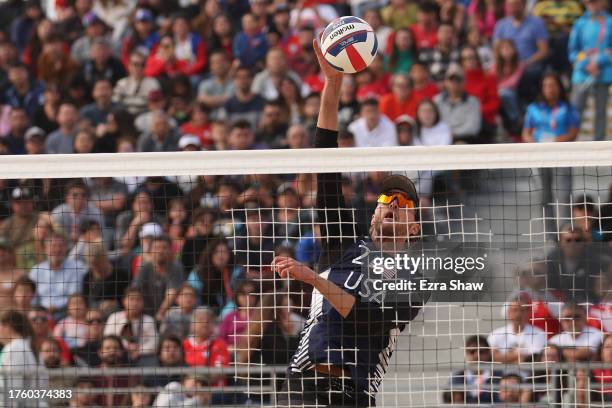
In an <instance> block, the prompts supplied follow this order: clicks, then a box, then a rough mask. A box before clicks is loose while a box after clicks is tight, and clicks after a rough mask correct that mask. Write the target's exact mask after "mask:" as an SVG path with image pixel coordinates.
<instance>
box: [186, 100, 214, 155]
mask: <svg viewBox="0 0 612 408" xmlns="http://www.w3.org/2000/svg"><path fill="white" fill-rule="evenodd" d="M181 133H182V134H183V135H193V136H195V137H196V138H197V140H198V144H199V146H198V150H200V149H199V147H204V148H205V149H210V148H211V147H213V144H214V141H213V139H212V126H211V123H210V121H209V114H208V108H207V107H206V106H205V105H204V104H203V103H201V102H200V103H195V104H194V105H193V107H192V108H191V115H190V120H189V122H186V123H184V124H183V125H182V126H181ZM179 147H181V146H180V142H179Z"/></svg>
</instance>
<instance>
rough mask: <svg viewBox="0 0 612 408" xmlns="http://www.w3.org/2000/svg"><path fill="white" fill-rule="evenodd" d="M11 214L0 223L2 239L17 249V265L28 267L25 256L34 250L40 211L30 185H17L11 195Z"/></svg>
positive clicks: (0, 237)
mask: <svg viewBox="0 0 612 408" xmlns="http://www.w3.org/2000/svg"><path fill="white" fill-rule="evenodd" d="M10 206H11V214H12V215H11V216H10V217H8V218H6V219H4V221H3V222H2V223H1V224H0V239H4V240H6V241H7V242H8V243H9V244H10V245H11V247H12V248H13V249H14V250H15V254H16V256H17V258H16V260H15V261H16V266H19V267H22V268H23V267H26V262H25V257H26V255H27V253H28V252H34V248H32V246H33V241H34V235H33V231H34V227H35V226H36V223H37V222H38V217H39V213H38V211H36V209H35V207H34V193H33V191H32V189H31V188H29V187H15V188H14V189H13V191H12V192H11V195H10Z"/></svg>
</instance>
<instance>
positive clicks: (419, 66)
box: [410, 62, 440, 105]
mask: <svg viewBox="0 0 612 408" xmlns="http://www.w3.org/2000/svg"><path fill="white" fill-rule="evenodd" d="M410 79H411V80H412V97H413V99H414V100H415V103H416V104H417V105H418V104H419V103H421V102H422V101H423V100H424V99H430V100H431V99H433V97H434V96H436V95H437V94H439V93H440V88H438V85H436V83H435V82H434V81H432V80H431V77H430V76H429V69H428V68H427V66H426V65H425V64H423V63H421V62H415V63H414V64H412V67H411V68H410Z"/></svg>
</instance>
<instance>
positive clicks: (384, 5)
mask: <svg viewBox="0 0 612 408" xmlns="http://www.w3.org/2000/svg"><path fill="white" fill-rule="evenodd" d="M607 10H608V5H607V4H606V2H605V0H588V1H585V2H584V4H581V3H579V2H578V1H574V0H565V1H563V2H558V1H552V0H551V1H548V0H542V1H539V2H534V1H525V0H506V1H505V3H504V2H502V1H499V0H494V1H486V0H473V1H471V2H470V1H452V0H439V1H436V2H430V1H422V2H417V1H412V0H391V1H390V2H383V1H358V0H350V1H349V2H341V1H333V0H329V1H325V2H310V1H301V2H297V3H296V2H291V1H290V2H285V1H278V0H277V1H272V0H250V1H246V0H238V1H232V2H225V1H219V0H205V1H201V2H196V1H183V0H180V1H179V0H168V1H166V0H164V1H156V0H139V1H136V0H97V1H93V0H74V1H71V0H55V1H41V2H39V1H31V0H29V1H22V0H5V1H0V27H5V28H6V29H5V30H0V153H2V154H53V153H75V154H82V153H114V152H134V151H142V152H165V151H198V150H248V149H262V148H286V149H299V148H304V147H309V146H311V145H312V140H313V137H314V130H315V126H316V119H317V115H318V111H319V104H320V96H319V93H320V91H321V89H322V86H323V78H322V77H321V75H320V73H319V68H318V65H317V61H316V58H315V55H314V52H313V49H312V40H313V39H314V38H316V37H317V35H318V34H319V32H320V30H321V29H322V28H324V27H325V25H326V24H327V23H328V22H329V21H331V20H333V19H334V18H336V17H337V16H342V15H348V14H354V15H359V16H362V17H363V18H364V19H365V20H366V21H368V23H369V24H370V25H371V26H372V27H373V28H374V30H375V31H376V35H377V38H378V41H379V50H380V52H379V54H378V55H377V57H376V59H375V60H374V62H373V63H372V64H371V65H370V66H369V67H368V68H367V69H366V70H365V71H363V72H361V73H359V74H357V75H354V76H346V77H345V78H344V82H343V86H342V90H341V95H340V96H341V102H340V111H339V117H340V127H341V132H340V136H339V144H340V146H341V147H352V146H357V147H368V146H400V145H401V146H409V145H449V144H463V143H470V144H471V143H492V142H496V141H500V140H502V141H516V142H519V141H525V142H545V141H571V140H574V139H575V138H576V136H577V134H578V130H579V128H580V115H581V113H582V112H583V110H584V108H585V103H586V98H587V96H588V95H590V94H591V93H592V94H594V96H595V98H594V100H595V112H596V121H595V130H594V138H595V139H597V140H603V139H605V137H606V118H605V115H606V106H607V97H608V87H609V85H610V83H611V82H612V58H611V49H612V17H611V16H610V14H609V13H608V11H607ZM567 95H571V98H570V97H568V96H567ZM382 176H383V174H382V173H377V172H374V173H368V174H365V175H364V176H363V177H362V178H360V179H359V180H358V182H356V181H355V180H351V179H348V178H347V179H346V180H344V181H343V194H344V195H345V196H346V198H347V200H346V201H347V203H350V204H351V205H352V206H353V207H355V208H356V209H358V211H357V216H358V218H359V221H360V224H361V226H362V227H364V226H365V225H366V223H367V216H366V213H367V211H366V210H367V209H368V208H371V207H373V206H374V205H375V203H376V193H377V190H376V187H375V186H376V185H377V183H378V182H379V181H380V179H381V177H382ZM435 177H436V174H435V173H432V174H430V175H428V176H423V177H422V180H421V185H420V186H419V188H420V193H421V196H422V197H423V200H424V202H425V203H427V202H428V201H427V200H428V199H429V198H430V197H431V195H432V194H433V193H434V178H435ZM549 178H550V179H553V178H554V179H557V178H556V177H552V176H551V177H549ZM543 180H546V179H545V177H544V176H543ZM313 181H314V179H313V176H312V175H310V174H300V175H297V176H291V177H290V176H287V177H271V176H257V177H254V176H244V177H240V178H233V177H215V176H202V177H183V176H180V177H165V178H163V177H147V178H136V177H134V178H121V179H113V178H110V177H108V178H90V179H75V180H50V179H46V180H19V181H18V180H5V179H0V281H1V285H0V306H1V307H0V308H1V309H2V310H8V309H14V310H16V312H17V313H18V314H15V313H13V312H10V313H8V312H7V313H6V314H4V315H3V316H1V318H0V329H1V330H3V333H2V336H1V337H3V338H5V339H6V338H10V339H13V340H14V341H11V342H10V344H9V345H5V348H7V347H8V350H9V351H8V352H6V353H3V354H2V361H0V366H6V365H9V366H10V365H12V364H13V365H19V364H21V365H36V364H42V365H44V366H46V367H48V368H54V367H62V366H69V365H77V366H89V367H118V366H126V365H128V366H141V367H181V366H228V365H230V364H240V363H242V362H246V361H250V362H254V361H257V362H261V363H263V364H280V365H283V364H286V363H287V361H288V359H289V357H290V355H291V353H292V351H293V350H294V349H295V342H296V341H297V339H298V336H299V332H300V330H301V328H302V327H303V325H304V310H302V306H303V305H308V304H309V303H310V302H309V300H308V299H307V297H308V296H309V295H308V292H307V291H302V288H301V287H289V288H284V289H287V290H285V291H284V292H287V291H288V292H289V293H291V296H287V295H286V294H285V295H278V294H279V293H282V292H283V288H281V287H275V288H274V291H272V288H270V287H266V281H265V280H264V281H263V282H262V281H261V280H260V278H262V277H264V278H266V277H268V274H271V271H270V270H269V268H267V267H266V265H269V263H270V261H271V259H272V254H273V253H276V254H280V253H286V254H290V255H293V256H295V257H296V259H298V261H300V262H305V263H310V264H312V263H313V262H314V261H315V260H316V259H317V256H318V250H319V249H318V243H317V239H316V236H317V234H318V230H317V228H316V227H315V226H314V221H315V219H314V212H313V211H312V207H313V205H314V196H315V194H314V193H313V192H314V182H313ZM549 184H550V191H551V194H552V191H558V189H557V188H554V187H553V186H552V181H551V180H549ZM545 189H546V186H545ZM552 201H553V200H552V199H549V200H548V201H546V202H552ZM611 201H612V200H608V202H611ZM270 208H274V210H263V209H270ZM589 208H590V207H589ZM236 209H241V210H239V211H236ZM578 210H579V209H577V210H576V211H578ZM601 210H602V211H603V209H601ZM362 211H363V213H362ZM585 211H586V207H585ZM271 219H274V220H277V221H276V222H275V223H271V222H269V221H270V220H271ZM587 219H588V218H587ZM591 227H592V228H591V229H593V232H592V234H593V235H592V237H593V239H604V238H605V237H602V236H599V235H601V233H598V232H597V231H596V228H595V227H593V226H591ZM600 227H601V226H600ZM366 229H367V228H362V230H364V231H365V230H366ZM611 230H612V228H608V227H606V228H603V229H602V230H601V231H604V232H605V231H611ZM568 234H569V232H568ZM598 234H599V235H598ZM230 236H235V237H236V238H235V239H234V240H228V239H227V237H230ZM574 266H575V265H574ZM271 305H274V306H276V307H272V306H271ZM271 311H276V312H274V313H272V312H271ZM20 316H21V317H23V316H25V317H26V319H25V320H24V319H21V320H20ZM26 338H31V339H32V341H31V342H30V343H28V342H25V341H24V339H26ZM483 344H484V343H483ZM9 346H10V347H9ZM10 350H15V352H11V351H10ZM24 350H26V351H28V350H29V353H32V354H33V355H36V356H37V357H38V359H34V360H32V361H24V360H12V359H14V358H16V357H15V356H16V355H17V354H19V353H21V354H24ZM254 350H256V351H254ZM25 354H27V353H25ZM492 355H493V356H495V355H496V352H495V351H493V354H492ZM20 358H22V357H20ZM521 378H522V377H516V376H515V377H512V376H510V377H508V378H507V379H506V380H504V381H506V382H509V383H510V382H513V381H518V380H520V379H521ZM231 381H232V380H231V379H228V378H222V377H220V378H216V379H210V378H201V377H197V376H196V377H193V376H187V377H183V376H171V375H159V376H144V377H142V378H133V377H130V376H124V377H118V376H112V377H110V376H109V377H100V378H79V379H78V381H77V382H76V383H74V384H71V385H74V387H75V388H76V389H79V388H92V387H111V386H115V387H122V386H126V385H130V386H133V387H134V392H133V393H132V394H131V395H123V394H105V395H89V394H79V395H78V397H75V398H79V400H78V401H76V402H75V403H76V404H78V405H79V406H81V405H82V406H93V405H97V406H117V405H127V404H128V403H131V404H132V405H134V406H146V405H151V404H157V405H158V406H162V405H164V404H166V405H167V404H200V405H207V404H208V403H210V402H211V401H213V402H215V401H217V400H218V399H219V396H218V395H210V394H209V393H202V392H198V391H193V392H191V391H190V390H192V389H194V388H197V386H201V385H205V384H208V385H213V386H219V387H222V386H223V385H228V384H229V383H230V382H231ZM139 386H144V387H151V386H162V387H167V389H166V390H165V392H162V393H161V394H159V395H158V396H156V397H155V398H153V397H152V396H150V395H148V394H147V393H146V392H144V391H142V390H141V388H139ZM56 388H61V387H56ZM177 389H182V390H183V391H184V392H183V393H182V394H181V393H179V394H177V393H176V392H174V391H176V390H177ZM453 398H454V397H453ZM156 399H159V401H156Z"/></svg>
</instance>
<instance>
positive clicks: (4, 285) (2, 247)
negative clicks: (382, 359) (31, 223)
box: [0, 237, 24, 310]
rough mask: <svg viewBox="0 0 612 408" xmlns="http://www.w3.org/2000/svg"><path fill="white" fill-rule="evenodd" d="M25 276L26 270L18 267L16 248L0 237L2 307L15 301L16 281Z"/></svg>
mask: <svg viewBox="0 0 612 408" xmlns="http://www.w3.org/2000/svg"><path fill="white" fill-rule="evenodd" d="M22 276H24V271H23V270H22V269H19V268H17V265H16V261H15V249H14V248H13V246H12V245H11V244H10V242H9V241H8V240H7V239H6V238H1V237H0V282H1V286H0V307H3V310H8V309H10V308H11V306H12V303H13V298H12V295H13V290H14V282H15V281H16V280H17V279H19V278H21V277H22Z"/></svg>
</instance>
